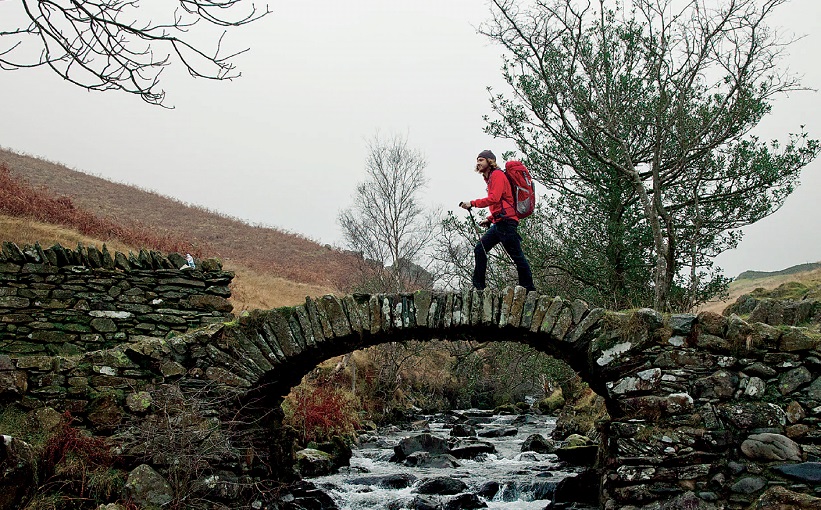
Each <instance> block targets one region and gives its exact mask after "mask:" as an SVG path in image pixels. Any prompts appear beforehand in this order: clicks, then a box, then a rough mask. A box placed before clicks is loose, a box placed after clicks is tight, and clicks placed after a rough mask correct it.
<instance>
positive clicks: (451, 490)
mask: <svg viewBox="0 0 821 510" xmlns="http://www.w3.org/2000/svg"><path fill="white" fill-rule="evenodd" d="M467 489H468V486H467V484H466V483H465V482H463V481H462V480H457V479H455V478H450V477H448V476H439V477H436V478H424V479H423V480H422V482H421V483H420V484H419V486H418V487H416V488H415V489H413V490H412V491H411V492H413V493H414V494H433V495H439V496H452V495H454V494H459V493H460V492H465V491H466V490H467Z"/></svg>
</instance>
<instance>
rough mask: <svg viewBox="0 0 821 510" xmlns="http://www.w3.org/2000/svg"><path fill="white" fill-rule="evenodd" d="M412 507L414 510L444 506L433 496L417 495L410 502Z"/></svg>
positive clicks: (427, 509) (434, 508) (434, 509)
mask: <svg viewBox="0 0 821 510" xmlns="http://www.w3.org/2000/svg"><path fill="white" fill-rule="evenodd" d="M397 508H408V507H407V506H404V505H403V506H401V507H397ZM410 508H412V509H413V510H441V509H442V506H441V505H440V504H439V500H438V499H436V498H433V497H431V496H416V497H415V498H413V500H412V501H411V502H410Z"/></svg>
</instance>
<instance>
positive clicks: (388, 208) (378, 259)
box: [337, 135, 437, 292]
mask: <svg viewBox="0 0 821 510" xmlns="http://www.w3.org/2000/svg"><path fill="white" fill-rule="evenodd" d="M426 165H427V163H426V162H425V158H424V157H423V155H422V153H421V152H419V151H417V150H414V149H411V148H410V147H408V142H407V139H406V138H405V137H402V136H398V135H395V136H393V137H390V138H388V139H383V138H380V136H379V135H376V136H375V137H374V138H373V139H372V140H371V141H370V142H368V159H367V161H366V163H365V173H366V176H367V177H366V180H365V181H364V182H362V183H360V184H359V185H357V187H356V192H355V193H354V197H353V203H354V205H353V206H351V207H349V208H347V209H345V210H343V211H341V212H340V213H339V217H338V220H337V221H338V223H339V226H340V227H341V228H342V234H343V237H344V239H345V243H346V244H347V246H348V247H349V248H350V249H352V250H354V251H356V252H358V253H359V254H361V255H362V265H361V266H360V268H359V270H360V271H361V272H362V275H361V276H362V278H361V279H360V280H361V282H362V284H363V285H364V286H365V287H366V290H372V291H381V292H404V291H408V290H412V289H414V288H421V287H430V286H431V285H432V283H433V282H432V279H431V276H430V274H429V273H428V271H427V269H428V267H429V262H428V261H427V258H426V257H425V256H424V252H425V249H426V248H427V247H428V245H429V242H430V241H431V239H432V238H433V237H434V235H435V234H436V232H437V230H435V228H436V227H434V225H437V222H436V221H433V220H431V217H432V216H433V214H432V213H426V211H425V209H424V208H423V206H422V205H421V204H420V202H419V194H420V193H421V192H422V190H423V189H424V187H425V184H426V179H425V175H424V169H425V166H426Z"/></svg>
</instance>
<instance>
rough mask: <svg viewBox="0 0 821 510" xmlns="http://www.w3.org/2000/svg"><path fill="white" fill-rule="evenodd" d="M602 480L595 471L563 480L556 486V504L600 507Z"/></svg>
mask: <svg viewBox="0 0 821 510" xmlns="http://www.w3.org/2000/svg"><path fill="white" fill-rule="evenodd" d="M600 492H601V479H600V477H599V473H598V472H597V471H596V470H594V469H588V470H586V471H584V472H582V473H579V474H578V475H571V476H568V477H566V478H563V479H562V480H561V481H559V483H558V484H557V485H556V489H555V491H554V493H553V501H554V502H556V503H583V504H587V505H592V506H596V507H598V505H599V493H600Z"/></svg>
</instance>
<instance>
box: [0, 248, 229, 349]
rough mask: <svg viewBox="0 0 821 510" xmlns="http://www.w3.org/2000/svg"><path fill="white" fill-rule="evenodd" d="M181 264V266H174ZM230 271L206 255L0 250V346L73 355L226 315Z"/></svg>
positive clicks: (191, 325)
mask: <svg viewBox="0 0 821 510" xmlns="http://www.w3.org/2000/svg"><path fill="white" fill-rule="evenodd" d="M181 268H184V269H181ZM232 278H233V273H231V272H227V271H223V270H222V267H221V264H220V263H219V262H218V261H217V260H214V259H211V260H204V261H201V262H200V263H199V264H198V266H197V268H193V269H192V268H188V266H187V264H186V260H185V259H184V258H183V257H182V256H180V255H179V254H176V253H175V254H170V255H168V256H166V255H163V254H161V253H159V252H155V251H145V250H143V251H140V252H139V254H133V253H132V254H129V255H124V254H122V253H119V252H117V253H113V254H112V253H110V252H109V251H108V250H107V248H106V247H105V245H103V249H102V250H98V249H97V248H95V247H88V248H86V247H83V246H79V247H78V248H77V249H75V250H68V249H65V248H63V247H62V246H60V245H55V246H53V247H51V248H48V249H42V248H41V247H40V246H39V245H35V246H26V247H24V248H22V249H21V248H19V247H18V246H17V245H15V244H13V243H8V242H7V243H4V244H3V249H2V252H0V353H6V354H11V355H55V354H61V355H76V354H81V353H84V352H88V351H93V350H98V349H102V348H107V347H112V346H114V345H116V344H119V343H123V342H127V341H129V340H130V339H131V338H133V337H135V336H140V335H150V336H160V337H162V336H165V335H167V334H168V333H169V332H172V331H176V332H184V331H187V330H189V329H191V328H196V327H200V326H203V325H207V324H210V323H214V322H222V321H224V320H226V319H227V318H229V317H231V309H232V306H231V304H230V303H229V302H228V298H229V297H230V295H231V291H230V290H229V285H230V283H231V280H232Z"/></svg>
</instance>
